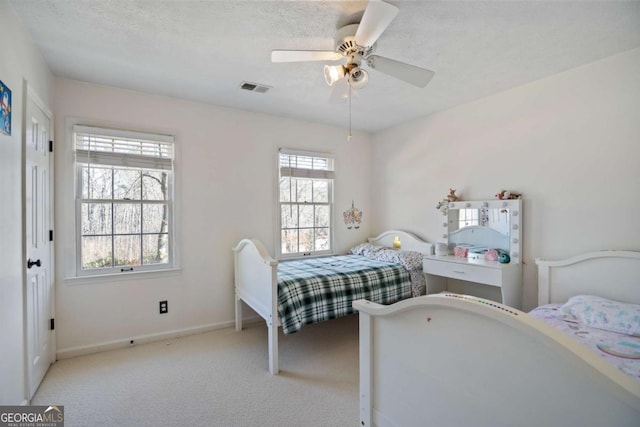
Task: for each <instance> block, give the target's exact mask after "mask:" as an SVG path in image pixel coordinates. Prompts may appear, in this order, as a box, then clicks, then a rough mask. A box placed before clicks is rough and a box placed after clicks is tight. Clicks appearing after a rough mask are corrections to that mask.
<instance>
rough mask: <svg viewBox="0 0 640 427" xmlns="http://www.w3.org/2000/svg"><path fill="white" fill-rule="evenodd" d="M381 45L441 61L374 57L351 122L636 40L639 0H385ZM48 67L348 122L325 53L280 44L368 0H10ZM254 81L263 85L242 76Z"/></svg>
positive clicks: (481, 89)
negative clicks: (423, 74) (306, 57)
mask: <svg viewBox="0 0 640 427" xmlns="http://www.w3.org/2000/svg"><path fill="white" fill-rule="evenodd" d="M388 3H392V4H394V5H396V6H398V8H399V9H400V12H399V13H398V15H397V16H396V18H395V20H394V21H393V22H392V23H391V25H390V26H389V27H388V28H387V30H386V31H385V32H384V33H383V34H382V36H381V37H380V39H379V40H378V46H377V51H376V53H377V54H378V55H382V56H386V57H390V58H393V59H396V60H400V61H404V62H408V63H411V64H414V65H417V66H420V67H424V68H428V69H430V70H433V71H435V77H434V78H433V80H432V81H431V82H430V83H429V85H428V86H427V87H426V88H423V89H420V88H416V87H414V86H411V85H409V84H407V83H404V82H402V81H399V80H396V79H394V78H392V77H389V76H387V75H384V74H381V73H379V72H376V71H374V70H372V71H371V72H370V73H369V84H368V86H367V87H365V88H364V89H362V90H360V91H358V93H357V97H356V98H354V100H353V113H352V114H353V127H354V128H355V129H360V130H365V131H378V130H381V129H384V128H387V127H389V126H392V125H395V124H398V123H402V122H405V121H408V120H411V119H413V118H416V117H420V116H425V115H428V114H431V113H434V112H436V111H441V110H444V109H447V108H450V107H453V106H455V105H459V104H463V103H466V102H469V101H472V100H474V99H479V98H482V97H485V96H487V95H490V94H493V93H496V92H500V91H503V90H506V89H509V88H512V87H515V86H518V85H522V84H525V83H528V82H531V81H534V80H538V79H540V78H544V77H546V76H550V75H553V74H556V73H559V72H562V71H564V70H567V69H570V68H574V67H577V66H580V65H583V64H586V63H590V62H593V61H596V60H598V59H601V58H604V57H607V56H610V55H613V54H616V53H619V52H623V51H625V50H629V49H633V48H636V47H639V46H640V1H616V0H610V1H557V0H556V1H545V2H543V1H468V0H467V1H440V2H432V1H388ZM11 4H12V6H13V7H14V9H15V10H16V12H17V13H18V15H19V16H20V18H21V19H22V21H23V23H24V25H25V27H26V28H27V30H28V31H29V32H30V33H31V35H32V37H33V40H34V41H35V43H36V45H37V46H38V47H39V48H40V50H41V51H42V53H43V55H44V57H45V59H46V61H47V63H48V64H49V66H50V67H51V70H52V71H53V73H54V74H55V75H57V76H60V77H66V78H71V79H77V80H83V81H88V82H95V83H99V84H105V85H110V86H116V87H121V88H127V89H134V90H139V91H144V92H150V93H155V94H162V95H168V96H173V97H178V98H184V99H191V100H195V101H201V102H205V103H209V104H214V105H221V106H228V107H233V108H239V109H243V110H250V111H257V112H263V113H267V114H274V115H279V116H285V117H293V118H297V119H303V120H309V121H314V122H319V123H325V124H331V125H336V126H340V127H347V125H348V122H347V120H348V110H347V104H330V103H329V101H328V100H329V95H330V91H331V89H330V88H329V87H328V86H327V85H326V83H325V82H324V78H323V72H322V65H323V64H322V63H276V64H273V63H271V61H270V53H271V50H272V49H314V50H333V35H334V33H335V31H336V29H337V28H339V27H341V26H342V25H345V24H348V23H353V22H359V19H360V17H361V16H362V11H363V10H364V9H365V7H366V4H367V2H354V1H190V0H172V1H162V0H146V1H136V0H129V1H126V0H92V1H86V0H65V1H53V0H50V1H47V0H12V1H11ZM243 80H245V81H250V82H256V83H260V84H264V85H268V86H271V87H272V89H271V90H269V91H268V92H267V93H265V94H261V93H255V92H248V91H243V90H240V89H239V86H240V84H241V82H242V81H243Z"/></svg>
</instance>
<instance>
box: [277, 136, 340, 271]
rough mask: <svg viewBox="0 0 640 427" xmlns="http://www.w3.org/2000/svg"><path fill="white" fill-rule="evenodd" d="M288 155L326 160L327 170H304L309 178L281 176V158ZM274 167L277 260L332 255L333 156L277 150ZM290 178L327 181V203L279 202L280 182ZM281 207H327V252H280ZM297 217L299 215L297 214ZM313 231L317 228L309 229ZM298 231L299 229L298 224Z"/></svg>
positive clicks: (314, 152)
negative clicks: (275, 168)
mask: <svg viewBox="0 0 640 427" xmlns="http://www.w3.org/2000/svg"><path fill="white" fill-rule="evenodd" d="M282 155H289V156H300V157H312V158H317V159H326V160H327V170H326V171H324V170H315V169H305V168H301V169H304V170H306V171H309V175H310V176H298V177H293V176H291V175H285V176H283V175H282V169H285V167H281V164H280V162H281V156H282ZM276 159H277V160H276V167H277V174H276V175H277V182H276V215H275V216H276V236H275V254H276V257H277V258H278V259H292V258H302V257H315V256H326V255H332V254H333V253H334V224H335V222H334V215H335V203H334V194H335V156H334V155H333V154H331V153H326V152H316V151H302V150H294V149H288V148H279V149H278V152H277V156H276ZM311 171H321V172H318V173H317V175H325V177H314V176H313V175H316V174H315V173H314V172H311ZM286 176H290V177H291V178H293V179H304V178H306V179H311V180H312V181H313V180H323V181H328V190H327V193H328V194H327V202H310V203H302V202H292V201H288V202H283V201H281V200H280V191H281V189H280V181H281V179H282V178H283V177H286ZM283 205H294V206H309V205H311V206H328V207H329V226H328V229H329V238H328V241H329V249H327V250H312V251H310V252H292V253H283V252H282V230H283V229H282V225H283V224H282V207H283ZM298 217H299V214H298ZM307 228H309V227H302V229H307ZM311 228H312V229H315V228H317V227H315V225H314V227H311ZM297 229H298V230H300V229H301V227H300V226H299V224H298V227H297Z"/></svg>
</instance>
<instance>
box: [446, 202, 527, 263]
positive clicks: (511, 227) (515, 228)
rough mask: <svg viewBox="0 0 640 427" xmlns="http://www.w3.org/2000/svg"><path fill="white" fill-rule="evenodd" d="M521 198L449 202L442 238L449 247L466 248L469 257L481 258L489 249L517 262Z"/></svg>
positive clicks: (520, 231)
mask: <svg viewBox="0 0 640 427" xmlns="http://www.w3.org/2000/svg"><path fill="white" fill-rule="evenodd" d="M521 207H522V201H521V200H519V199H518V200H481V201H458V202H451V203H449V206H448V210H447V221H446V222H445V223H443V228H444V233H443V236H442V237H443V238H444V239H446V240H447V244H448V246H449V250H450V251H453V248H454V247H456V246H459V247H464V248H468V250H469V255H468V256H469V257H470V258H481V257H484V254H485V252H486V251H487V250H488V249H497V250H499V251H502V252H505V253H507V254H508V255H509V257H510V258H511V262H513V263H519V262H520V250H519V248H520V240H521V234H522V228H521V226H520V225H521V224H520V222H521V217H522V216H521Z"/></svg>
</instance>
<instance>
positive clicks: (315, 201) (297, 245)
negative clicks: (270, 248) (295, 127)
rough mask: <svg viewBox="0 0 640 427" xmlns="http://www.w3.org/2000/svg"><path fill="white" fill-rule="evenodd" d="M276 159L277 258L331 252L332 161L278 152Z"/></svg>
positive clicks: (317, 154) (317, 155) (312, 155)
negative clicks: (278, 236) (278, 221)
mask: <svg viewBox="0 0 640 427" xmlns="http://www.w3.org/2000/svg"><path fill="white" fill-rule="evenodd" d="M278 159H279V160H278V163H279V171H280V173H279V178H280V179H279V185H278V190H279V191H278V194H279V211H280V214H279V220H280V224H279V225H280V226H279V231H280V245H279V246H280V247H279V253H280V255H281V256H282V257H287V256H300V255H319V254H323V253H330V252H331V242H332V231H331V230H332V228H331V222H332V221H331V217H332V210H333V158H332V157H331V156H329V155H327V154H321V153H306V152H300V151H292V150H284V149H281V150H280V155H279V157H278Z"/></svg>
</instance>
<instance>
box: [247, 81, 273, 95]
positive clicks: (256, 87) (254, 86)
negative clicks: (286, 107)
mask: <svg viewBox="0 0 640 427" xmlns="http://www.w3.org/2000/svg"><path fill="white" fill-rule="evenodd" d="M240 89H244V90H250V91H252V92H259V93H265V92H266V91H268V90H269V89H271V86H267V85H261V84H258V83H251V82H242V83H241V84H240Z"/></svg>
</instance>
